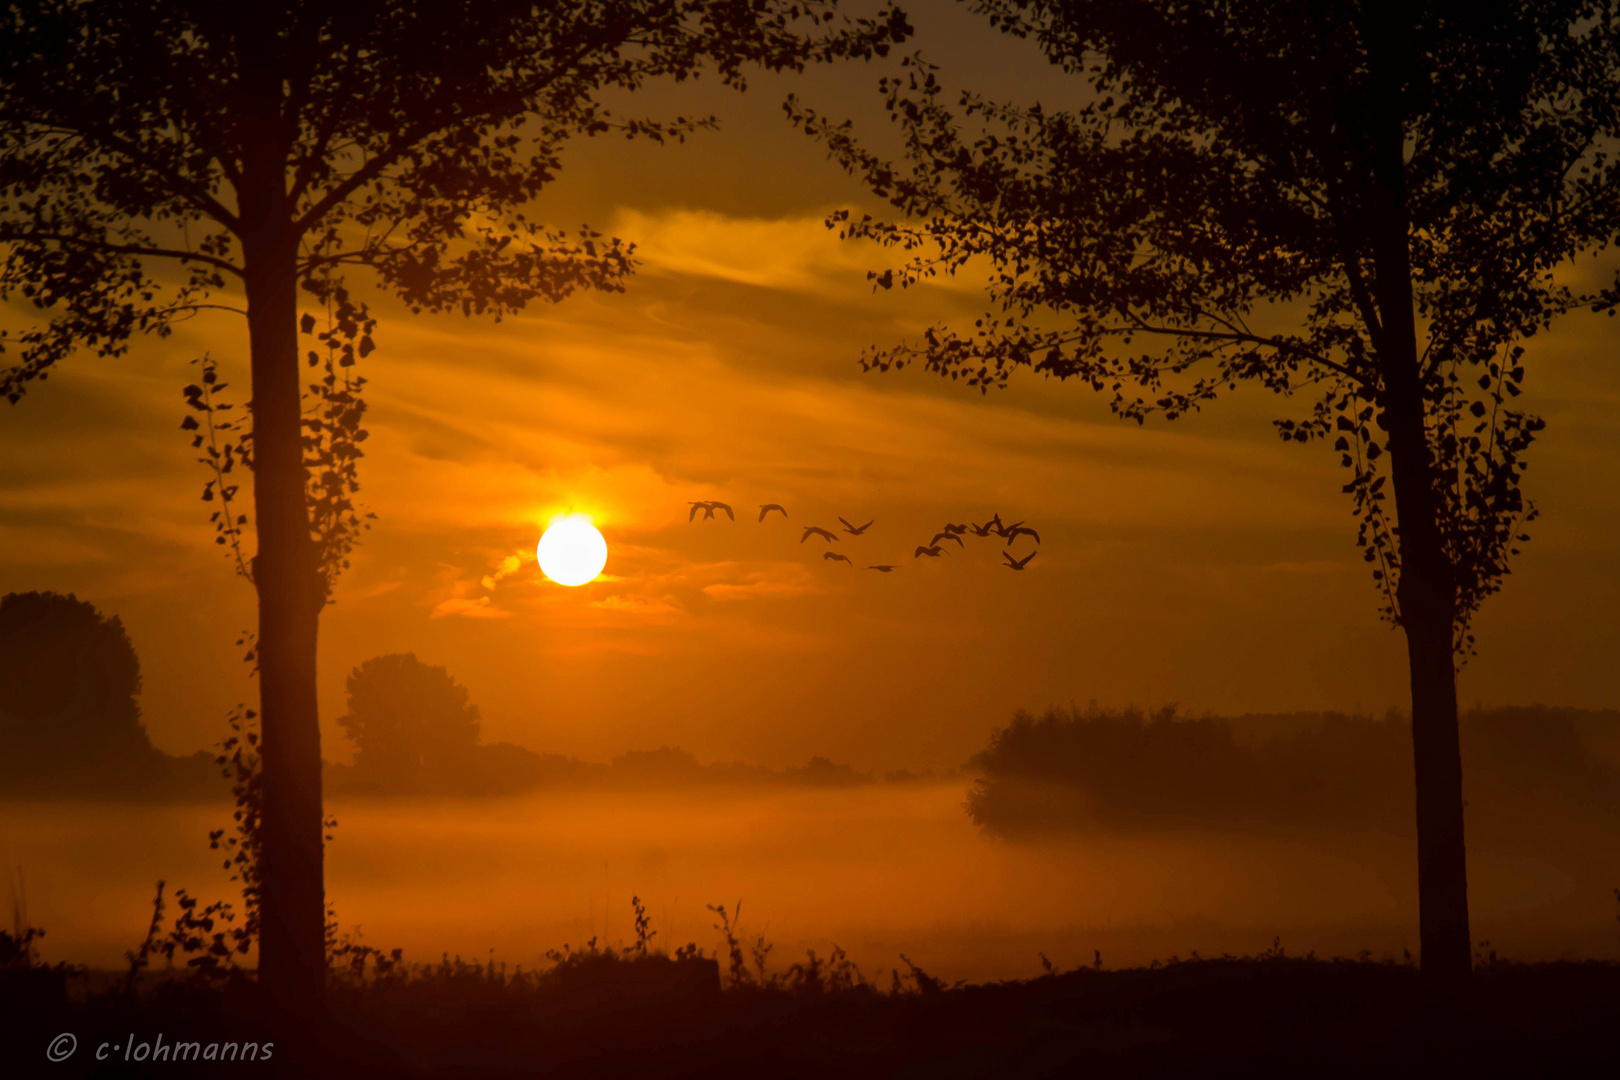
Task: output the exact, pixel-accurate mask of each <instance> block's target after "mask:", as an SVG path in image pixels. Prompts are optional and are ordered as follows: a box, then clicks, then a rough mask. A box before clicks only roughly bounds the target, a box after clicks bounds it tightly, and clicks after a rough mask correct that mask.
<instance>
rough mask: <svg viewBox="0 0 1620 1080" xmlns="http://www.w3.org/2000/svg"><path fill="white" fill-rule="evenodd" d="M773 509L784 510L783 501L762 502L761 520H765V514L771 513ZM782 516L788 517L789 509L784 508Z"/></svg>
mask: <svg viewBox="0 0 1620 1080" xmlns="http://www.w3.org/2000/svg"><path fill="white" fill-rule="evenodd" d="M772 510H782V504H781V503H760V504H759V520H761V521H764V520H765V515H766V514H768V513H770V512H771V511H772ZM782 516H783V517H787V511H786V510H782Z"/></svg>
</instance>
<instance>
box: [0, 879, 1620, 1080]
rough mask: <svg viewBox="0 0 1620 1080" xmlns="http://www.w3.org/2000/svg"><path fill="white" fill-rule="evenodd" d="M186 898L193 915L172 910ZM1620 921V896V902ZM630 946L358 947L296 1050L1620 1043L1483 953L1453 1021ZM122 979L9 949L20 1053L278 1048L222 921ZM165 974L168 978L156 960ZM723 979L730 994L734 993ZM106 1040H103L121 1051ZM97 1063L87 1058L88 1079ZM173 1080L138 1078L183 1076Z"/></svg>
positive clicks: (317, 1072) (1071, 1066)
mask: <svg viewBox="0 0 1620 1080" xmlns="http://www.w3.org/2000/svg"><path fill="white" fill-rule="evenodd" d="M176 895H177V897H178V896H179V895H180V894H178V893H177V894H176ZM1617 899H1620V893H1617ZM631 907H632V911H633V914H634V921H633V923H632V925H633V928H634V929H633V933H634V940H632V941H631V942H629V943H627V944H625V945H623V946H620V947H614V946H611V945H607V944H604V943H601V942H599V941H597V940H596V939H594V938H593V939H591V940H589V941H587V942H586V943H585V944H584V945H583V946H580V947H573V946H570V945H564V946H562V947H561V948H559V949H556V950H553V951H551V952H550V953H549V954H548V956H547V960H548V965H547V966H544V967H540V968H535V969H529V970H525V969H524V968H522V967H513V968H511V969H509V968H508V965H507V964H506V963H504V962H501V961H499V960H497V959H496V958H495V957H493V956H490V957H487V958H484V959H474V960H464V959H463V958H462V957H460V956H455V957H452V956H449V955H445V956H443V957H441V959H440V960H439V961H437V962H435V963H411V962H407V961H406V960H405V958H404V957H403V955H402V953H401V952H400V951H399V950H397V949H395V950H390V951H387V952H384V951H382V950H379V949H375V948H371V947H369V946H364V945H361V944H359V943H358V942H357V941H355V940H353V939H352V938H347V937H346V938H335V939H333V940H329V942H328V958H329V963H330V965H331V967H330V971H331V974H330V978H329V991H328V1003H327V1005H328V1007H327V1016H326V1019H325V1021H324V1027H323V1028H322V1029H321V1030H319V1031H304V1032H301V1033H295V1034H294V1036H293V1037H292V1038H291V1039H288V1038H286V1037H285V1036H283V1043H281V1044H278V1045H280V1046H282V1056H281V1057H280V1058H279V1059H278V1060H281V1061H282V1063H283V1065H284V1066H285V1068H284V1069H283V1072H284V1073H285V1074H287V1075H299V1076H315V1077H326V1076H330V1077H334V1078H336V1077H344V1078H348V1077H354V1076H371V1075H390V1076H396V1075H397V1076H422V1077H440V1076H442V1077H463V1076H507V1075H513V1076H516V1075H558V1076H631V1075H636V1074H638V1073H647V1074H649V1075H657V1076H697V1075H704V1076H730V1075H741V1074H743V1073H744V1072H745V1071H746V1072H747V1073H749V1074H755V1073H764V1074H767V1075H774V1076H787V1077H797V1076H805V1077H809V1076H823V1075H825V1074H826V1073H827V1072H828V1071H829V1070H836V1071H837V1072H839V1073H842V1074H846V1075H850V1076H862V1077H864V1076H928V1077H955V1076H962V1077H967V1076H1009V1075H1012V1076H1043V1075H1055V1074H1067V1073H1073V1072H1075V1071H1077V1070H1083V1071H1084V1072H1085V1073H1087V1074H1088V1075H1093V1076H1159V1075H1186V1074H1188V1073H1190V1072H1193V1071H1196V1072H1197V1073H1199V1074H1201V1075H1215V1076H1221V1075H1238V1074H1243V1075H1256V1074H1257V1073H1258V1074H1261V1075H1264V1074H1267V1073H1276V1074H1278V1075H1311V1076H1341V1075H1343V1076H1349V1075H1366V1074H1367V1073H1368V1072H1370V1071H1372V1070H1373V1069H1384V1070H1388V1069H1391V1068H1394V1069H1396V1070H1398V1071H1403V1072H1404V1071H1409V1070H1411V1069H1417V1068H1422V1067H1426V1066H1431V1065H1432V1066H1433V1067H1439V1065H1440V1064H1442V1063H1443V1064H1444V1065H1445V1067H1446V1069H1447V1072H1448V1073H1455V1074H1458V1075H1463V1074H1464V1073H1463V1070H1468V1071H1469V1072H1471V1073H1473V1074H1475V1075H1481V1076H1494V1075H1521V1076H1522V1075H1550V1074H1554V1073H1557V1072H1559V1071H1560V1070H1561V1069H1564V1068H1573V1067H1575V1066H1576V1065H1577V1064H1578V1063H1583V1062H1586V1061H1597V1060H1601V1059H1600V1058H1597V1057H1596V1056H1595V1055H1597V1054H1599V1053H1600V1052H1602V1051H1603V1049H1604V1048H1605V1047H1607V1046H1611V1044H1612V1022H1613V1016H1614V1013H1615V1009H1616V1007H1617V1006H1620V964H1614V963H1600V962H1556V963H1538V964H1519V963H1514V962H1511V961H1509V960H1506V959H1503V958H1500V957H1498V956H1496V954H1495V953H1494V952H1492V951H1490V950H1489V943H1488V942H1487V943H1481V947H1480V950H1479V953H1478V954H1477V961H1478V963H1477V965H1476V976H1475V979H1474V980H1473V983H1472V985H1471V986H1470V987H1469V988H1468V989H1467V991H1466V992H1465V993H1464V994H1463V995H1462V996H1461V997H1452V998H1446V999H1437V998H1435V997H1434V996H1433V995H1432V994H1431V993H1429V992H1426V991H1425V989H1424V988H1423V987H1422V986H1421V985H1420V982H1419V979H1418V975H1417V967H1416V964H1415V963H1414V961H1413V958H1411V957H1410V956H1405V957H1402V958H1400V959H1396V958H1394V957H1389V956H1386V957H1384V958H1381V959H1373V958H1372V957H1371V956H1369V955H1367V954H1365V953H1364V954H1362V955H1361V956H1359V957H1357V958H1355V959H1342V958H1335V959H1320V958H1317V957H1315V956H1312V955H1305V956H1291V955H1289V954H1288V952H1287V951H1286V949H1285V948H1284V947H1283V945H1282V943H1281V942H1280V941H1278V942H1275V943H1274V944H1273V946H1272V947H1271V948H1270V949H1268V950H1265V951H1263V952H1261V953H1259V954H1256V955H1252V956H1227V955H1223V956H1219V957H1203V956H1200V955H1199V954H1198V953H1197V952H1193V953H1190V954H1189V955H1188V956H1187V957H1186V958H1182V957H1180V956H1173V957H1171V958H1170V959H1169V960H1167V961H1163V962H1160V961H1155V962H1154V963H1152V964H1150V965H1148V966H1146V967H1131V968H1123V969H1109V968H1104V967H1103V965H1102V958H1101V956H1100V954H1095V955H1094V961H1093V963H1091V964H1087V965H1085V966H1082V967H1077V968H1074V969H1072V970H1066V971H1065V970H1059V969H1057V968H1056V967H1055V966H1054V965H1052V964H1051V962H1050V961H1046V960H1045V958H1044V957H1043V958H1042V959H1043V967H1044V969H1045V973H1044V974H1043V975H1041V976H1039V977H1037V978H1034V979H1028V980H1015V981H1007V982H998V983H991V984H982V985H964V984H961V983H956V984H947V983H946V982H945V980H943V979H941V978H938V977H936V976H933V975H930V974H929V973H927V972H925V971H923V970H922V969H921V968H919V967H918V966H917V965H916V964H914V963H913V962H912V961H911V960H910V959H908V958H906V957H904V956H902V957H900V960H901V964H902V965H903V970H902V968H900V967H897V968H896V969H895V971H894V972H893V974H892V978H891V980H890V985H889V986H888V988H886V989H882V988H879V987H878V986H876V985H874V984H873V983H872V982H871V981H869V980H868V979H867V978H865V976H864V975H863V974H862V973H861V971H860V969H859V968H858V967H856V965H854V964H853V963H852V962H850V960H849V959H848V957H847V956H845V955H844V953H843V950H841V949H838V948H837V947H834V948H833V950H832V952H831V954H830V955H828V956H826V957H822V956H818V955H817V954H816V953H815V952H814V951H811V952H808V953H807V954H806V956H805V958H804V959H802V960H800V961H797V962H794V963H791V964H788V965H785V966H778V967H776V968H774V969H773V968H772V966H771V965H770V964H769V956H770V953H771V946H770V944H769V943H768V942H767V941H766V940H765V938H764V936H763V935H754V936H752V937H751V938H745V937H744V936H742V935H741V933H740V932H739V930H738V926H737V918H738V915H739V914H740V904H739V905H733V906H731V907H729V908H728V907H726V906H725V905H720V904H716V905H711V906H710V909H709V910H710V911H711V912H713V913H714V915H715V920H716V921H715V929H716V932H717V934H718V938H719V941H718V945H717V948H716V949H715V950H714V952H713V953H712V954H710V953H708V952H706V951H705V950H704V949H703V948H701V947H700V946H698V945H697V944H695V943H688V944H685V945H682V946H680V947H678V948H676V949H675V950H674V951H673V952H669V951H666V950H664V949H663V948H661V947H660V946H658V945H656V944H655V941H656V938H657V930H656V929H654V928H653V927H652V925H651V920H650V919H649V918H648V916H647V914H646V910H645V907H644V905H643V904H642V903H641V902H640V900H639V899H637V898H632V900H631ZM155 909H156V914H155V916H154V919H153V922H152V928H153V929H152V931H151V932H150V933H149V934H148V935H147V938H146V940H145V942H143V944H142V946H141V947H139V948H138V949H136V950H132V951H131V953H130V956H131V971H130V974H129V976H128V978H127V979H123V980H102V982H101V983H100V985H99V986H97V985H95V980H94V978H93V977H92V973H87V972H85V971H83V970H82V969H74V968H70V967H68V966H66V965H60V964H58V965H55V966H47V965H45V964H44V962H43V961H41V960H40V959H39V958H38V957H37V956H36V952H37V949H36V948H35V947H34V943H35V942H36V941H37V940H38V939H39V937H40V931H38V930H36V929H32V928H29V929H25V930H24V931H23V933H22V935H20V936H19V935H18V934H15V933H10V932H0V992H3V994H4V998H3V1000H4V1002H5V1005H6V1008H5V1009H4V1013H3V1015H4V1017H5V1025H4V1026H5V1028H6V1029H8V1030H7V1032H6V1035H5V1037H6V1038H7V1039H8V1045H15V1046H20V1047H23V1048H25V1049H27V1050H29V1051H30V1052H34V1051H36V1049H37V1048H36V1047H35V1046H34V1044H35V1043H37V1044H39V1047H43V1046H44V1045H45V1044H46V1043H47V1042H49V1040H50V1038H51V1037H53V1036H54V1035H55V1034H56V1033H57V1032H61V1031H70V1032H78V1033H79V1035H78V1037H79V1039H80V1043H81V1047H82V1046H83V1044H84V1043H86V1042H88V1041H91V1040H94V1041H95V1042H97V1043H99V1042H100V1041H102V1040H104V1039H112V1038H115V1037H124V1036H125V1035H126V1033H132V1034H130V1035H129V1036H128V1037H130V1038H133V1039H137V1040H144V1039H147V1038H148V1036H149V1035H152V1034H155V1033H157V1032H162V1033H164V1036H165V1037H166V1038H167V1039H168V1040H169V1041H170V1042H173V1041H174V1040H176V1039H189V1040H198V1041H202V1042H205V1043H206V1042H208V1041H214V1042H218V1043H220V1044H221V1045H224V1044H225V1043H226V1042H229V1041H234V1042H236V1043H238V1044H242V1043H246V1042H256V1043H259V1044H261V1045H262V1044H263V1042H265V1041H266V1040H268V1039H270V1038H271V1037H272V1035H271V1033H270V1028H269V1027H268V1026H267V1022H266V1020H265V1018H264V1017H265V1014H264V1011H263V1004H264V1003H263V1002H262V1001H261V1000H260V997H259V994H258V987H257V983H256V980H255V978H254V976H253V975H252V974H251V973H250V972H248V971H247V970H244V969H243V968H241V967H237V966H234V965H231V964H228V963H224V962H221V963H217V964H215V963H207V962H204V963H200V964H198V963H190V962H189V961H191V960H194V959H196V958H198V957H207V956H209V955H210V951H209V950H210V946H211V945H212V943H213V939H212V937H211V935H209V934H205V933H197V932H194V931H195V930H196V927H195V926H193V925H191V924H190V923H187V922H185V920H184V917H185V916H191V920H192V923H195V922H197V921H200V920H201V919H202V918H204V917H205V916H203V915H200V914H194V913H195V912H196V911H197V909H196V908H195V907H193V908H182V917H183V918H182V920H180V921H178V922H177V923H176V925H175V927H174V928H173V929H170V930H166V929H165V927H166V926H167V924H166V922H165V920H164V919H163V918H162V914H163V909H162V907H161V894H160V899H159V904H158V905H155ZM158 956H162V957H164V958H165V961H166V963H165V966H164V967H163V968H161V969H158V968H155V967H150V966H148V965H146V964H145V963H141V964H139V965H138V964H137V962H136V958H137V957H142V958H145V959H155V958H156V957H158ZM722 962H724V963H725V965H726V969H725V971H724V973H722ZM102 1033H106V1034H102ZM88 1056H89V1055H83V1054H81V1057H88ZM168 1064H169V1063H166V1062H160V1063H155V1064H152V1063H149V1064H148V1065H146V1066H145V1067H144V1071H143V1067H141V1066H137V1065H136V1064H135V1063H134V1062H130V1063H128V1064H125V1063H122V1062H120V1063H118V1069H117V1073H118V1075H147V1074H150V1075H163V1074H165V1073H164V1067H165V1066H166V1065H168ZM88 1065H89V1062H88V1061H79V1062H77V1063H75V1062H68V1063H66V1064H65V1065H64V1066H62V1067H61V1072H60V1075H68V1076H71V1075H86V1074H87V1072H86V1067H87V1066H88Z"/></svg>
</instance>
